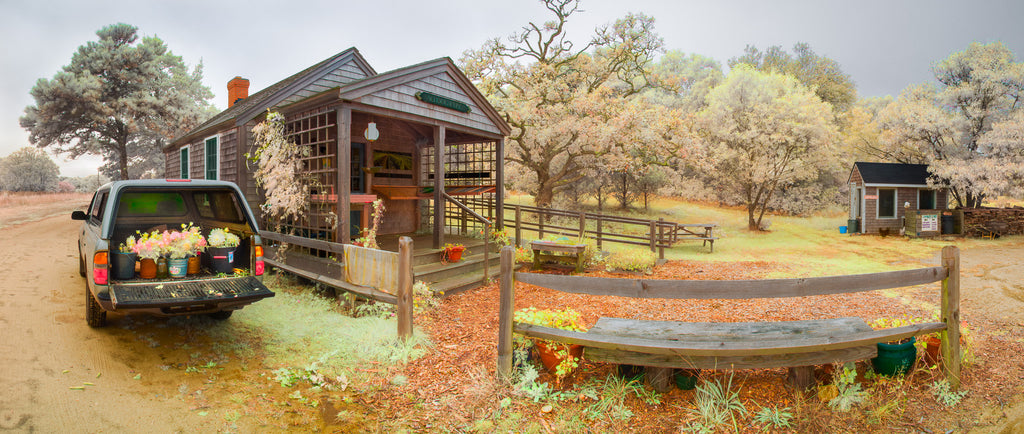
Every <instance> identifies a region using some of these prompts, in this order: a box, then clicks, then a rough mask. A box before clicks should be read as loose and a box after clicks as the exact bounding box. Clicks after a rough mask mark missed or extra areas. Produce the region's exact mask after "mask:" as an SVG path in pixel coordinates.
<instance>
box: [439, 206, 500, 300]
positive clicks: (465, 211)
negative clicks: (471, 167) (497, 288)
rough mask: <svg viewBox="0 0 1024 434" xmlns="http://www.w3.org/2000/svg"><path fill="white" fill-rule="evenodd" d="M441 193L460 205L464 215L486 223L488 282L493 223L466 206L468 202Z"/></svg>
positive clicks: (485, 276)
mask: <svg viewBox="0 0 1024 434" xmlns="http://www.w3.org/2000/svg"><path fill="white" fill-rule="evenodd" d="M441 194H442V195H443V196H444V200H446V201H448V202H451V203H452V204H453V205H455V206H457V207H459V209H460V210H462V214H463V215H469V216H471V217H473V218H474V219H476V220H477V221H479V222H480V223H483V225H484V278H483V283H484V284H486V283H487V279H488V278H489V276H490V273H489V271H490V270H489V268H490V266H491V226H492V224H493V223H492V222H491V221H490V220H488V219H487V218H486V217H484V216H482V215H480V213H478V212H476V211H473V210H472V209H470V208H469V207H468V206H466V204H464V203H462V202H460V201H459V200H458V199H455V198H454V197H452V196H451V195H449V194H448V193H447V192H441Z"/></svg>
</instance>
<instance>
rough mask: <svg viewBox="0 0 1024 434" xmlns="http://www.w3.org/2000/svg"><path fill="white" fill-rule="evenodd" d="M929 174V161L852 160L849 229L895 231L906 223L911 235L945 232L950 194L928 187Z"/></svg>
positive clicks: (879, 231) (876, 231)
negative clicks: (878, 161) (879, 161)
mask: <svg viewBox="0 0 1024 434" xmlns="http://www.w3.org/2000/svg"><path fill="white" fill-rule="evenodd" d="M928 176H929V173H928V165H927V164H903V163H865V162H856V163H853V169H852V170H851V171H850V181H849V182H850V221H849V226H850V227H849V230H850V232H851V233H862V234H878V233H881V234H886V233H893V234H895V233H898V232H899V230H900V228H902V227H904V224H906V227H907V233H908V234H910V235H919V236H926V235H938V234H939V233H942V228H941V221H942V217H941V215H942V213H943V212H944V211H946V208H947V205H948V203H949V202H948V194H947V191H946V189H944V188H936V187H932V186H929V185H928ZM908 216H910V218H909V220H905V219H907V217H908ZM949 232H951V231H949Z"/></svg>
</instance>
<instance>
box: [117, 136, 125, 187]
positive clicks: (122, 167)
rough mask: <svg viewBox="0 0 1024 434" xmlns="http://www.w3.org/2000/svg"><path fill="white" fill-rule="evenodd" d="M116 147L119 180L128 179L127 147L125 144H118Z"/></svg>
mask: <svg viewBox="0 0 1024 434" xmlns="http://www.w3.org/2000/svg"><path fill="white" fill-rule="evenodd" d="M117 147H118V148H120V150H119V152H118V154H120V155H118V162H117V163H118V168H119V169H120V172H121V180H122V181H123V180H126V179H128V145H127V144H125V143H118V144H117Z"/></svg>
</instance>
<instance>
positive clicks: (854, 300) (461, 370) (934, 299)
mask: <svg viewBox="0 0 1024 434" xmlns="http://www.w3.org/2000/svg"><path fill="white" fill-rule="evenodd" d="M775 271H789V270H786V269H785V267H784V266H783V265H780V264H776V263H773V262H768V261H751V262H739V263H706V262H690V261H672V262H669V263H667V264H665V265H663V266H660V267H658V268H657V269H656V271H655V272H654V274H653V275H649V276H645V278H648V279H695V280H739V279H760V278H765V276H766V275H768V274H769V273H771V272H775ZM553 272H556V273H559V272H567V271H553ZM585 274H586V275H590V276H599V277H620V278H621V277H626V278H633V277H636V276H628V275H621V274H613V273H607V272H605V271H589V272H587V273H585ZM497 300H498V285H497V283H492V284H490V285H488V286H486V287H483V288H480V289H477V290H473V291H469V292H466V293H462V294H457V295H454V296H451V297H449V298H447V299H445V300H444V302H443V303H442V304H441V306H440V307H438V308H437V309H436V310H434V311H432V312H430V313H428V314H426V315H423V316H419V317H417V318H416V320H415V321H416V324H417V327H419V328H420V329H421V330H424V331H426V332H427V333H428V334H429V335H430V336H431V339H432V340H433V342H434V345H435V347H434V349H433V350H432V351H431V352H430V354H429V355H427V356H425V357H423V358H421V359H419V360H416V361H413V362H411V363H409V364H408V365H406V366H405V367H404V368H401V369H397V370H396V372H395V374H396V375H397V374H401V375H404V376H406V377H407V378H408V385H406V386H403V387H384V386H385V385H383V384H382V385H381V386H382V387H381V388H380V389H378V396H377V399H378V400H379V401H384V402H388V405H387V407H388V408H389V409H390V410H386V411H387V412H389V413H393V414H392V415H391V416H392V417H398V418H401V419H402V420H405V421H406V423H408V424H410V425H411V426H410V428H413V429H434V428H439V427H444V428H446V429H455V430H459V429H465V428H466V427H467V426H472V424H473V423H474V422H479V421H481V420H485V419H487V418H489V417H493V416H494V415H495V414H496V413H495V412H496V411H500V410H501V409H502V408H503V407H501V406H500V405H499V402H500V400H501V399H502V398H504V397H506V396H508V395H509V394H510V393H513V392H512V391H511V388H510V386H509V385H506V384H499V383H497V382H496V381H495V380H494V372H495V366H496V347H497V316H498V301H497ZM938 302H939V300H938V291H937V288H936V287H935V285H927V286H923V287H916V288H905V289H904V290H902V291H901V292H900V293H899V295H898V296H894V294H893V293H891V292H890V293H886V292H885V291H871V292H863V293H855V294H840V295H827V296H811V297H799V298H789V299H752V300H661V299H658V300H638V299H631V298H622V297H611V296H588V295H577V294H566V293H561V292H558V291H553V290H549V289H545V288H539V287H535V286H532V285H526V284H522V283H519V284H517V288H516V300H515V305H516V308H517V309H519V308H523V307H529V306H533V307H537V308H565V307H571V308H573V309H576V310H577V311H579V312H580V313H581V314H582V315H583V317H584V319H585V321H586V322H587V323H588V325H593V324H594V323H595V322H596V321H597V319H598V318H599V317H601V316H615V317H622V318H637V319H653V320H677V321H715V322H742V321H787V320H801V319H818V318H837V317H845V316H856V317H861V318H863V319H864V320H865V321H871V320H873V319H875V318H880V317H896V318H900V317H905V316H911V317H915V316H917V317H928V316H929V312H930V311H929V310H928V309H929V307H930V306H937V305H938ZM914 306H917V307H914ZM979 342H980V343H981V344H982V345H979V347H984V346H985V345H984V343H985V340H984V338H983V339H982V340H980V341H979ZM987 350H988V351H987V352H988V353H989V354H985V355H984V359H986V360H988V359H989V358H991V357H990V356H991V355H993V354H991V353H993V352H994V353H996V354H995V355H996V356H997V357H995V359H996V360H999V359H1001V360H1007V359H1012V357H1013V356H1012V354H1013V351H1020V350H1021V348H1020V344H1019V343H1017V344H1016V346H1014V345H1013V342H1012V341H1007V342H1002V343H1001V344H1000V345H988V348H987ZM999 354H1002V355H1005V357H1004V356H1000V355H999ZM979 356H981V355H979ZM993 365H994V364H993V363H988V364H985V365H984V366H979V367H976V368H975V369H972V370H966V371H965V373H964V378H963V383H964V385H965V386H966V387H968V388H970V389H971V390H979V392H978V393H977V394H978V395H982V398H985V395H991V396H988V398H989V399H987V400H991V399H993V397H994V399H995V400H1000V399H1004V400H1005V399H1007V397H1008V396H1009V395H1010V394H1012V393H1013V392H1014V391H1015V390H1019V385H1016V384H1017V383H1020V380H1019V375H1020V374H1021V372H1020V367H1019V366H1017V369H1012V364H1009V365H1010V366H1008V367H1009V368H1010V369H1009V370H1008V371H1006V372H994V371H993V367H994V366H993ZM1003 365H1007V364H1006V363H1003ZM994 368H995V371H999V370H1000V369H1003V368H1007V366H1003V367H994ZM541 370H543V369H541ZM613 370H614V366H609V365H605V364H596V363H588V362H585V361H584V363H583V364H582V365H581V369H580V370H579V371H578V372H577V373H576V374H574V376H572V377H570V379H568V380H567V381H563V383H562V385H561V387H562V389H566V390H568V389H570V388H571V385H572V384H573V383H574V382H575V383H577V384H581V383H582V382H585V381H588V380H590V379H592V378H594V377H597V378H604V377H605V376H606V375H608V374H609V373H611V372H612V371H613ZM861 371H864V369H861ZM918 372H921V375H917V374H915V375H914V376H911V378H910V379H909V380H907V382H906V385H904V386H901V387H902V388H904V389H905V390H904V392H902V393H906V390H910V391H911V392H912V393H914V394H916V395H912V398H913V399H909V400H908V402H909V403H910V404H908V406H907V407H908V409H906V410H905V411H902V412H901V414H900V415H898V417H895V418H893V419H892V420H889V419H885V418H883V422H886V423H887V424H891V425H893V426H903V429H904V430H905V429H907V428H908V427H917V426H923V425H919V424H921V423H926V422H919V421H916V420H911V421H910V422H907V421H908V420H910V419H911V418H913V417H915V416H916V415H917V414H918V413H922V412H923V413H930V412H932V411H939V410H941V408H937V407H936V406H937V404H935V403H934V400H930V402H928V401H929V399H930V394H929V393H928V392H927V388H926V385H927V384H929V383H930V382H931V381H934V378H938V377H937V376H936V374H935V373H934V371H932V372H931V373H929V372H928V371H927V370H918ZM714 375H726V374H725V373H721V372H719V373H715V374H714ZM1012 375H1018V379H1015V380H1013V381H1009V380H1010V378H1007V376H1012ZM785 376H786V375H785V370H784V369H762V370H746V371H737V374H736V376H735V379H734V384H735V385H739V386H740V387H741V389H740V394H741V399H742V400H743V401H744V402H745V403H747V408H748V409H749V410H751V413H753V412H755V411H756V410H757V409H759V408H760V406H777V407H779V408H782V407H790V406H797V407H799V408H800V409H802V413H800V412H796V413H798V419H800V420H801V422H800V424H801V425H799V426H800V427H801V428H803V429H815V428H816V427H819V426H820V427H831V428H830V430H833V431H835V430H836V428H835V427H836V425H834V424H835V423H836V422H837V421H843V423H847V424H851V425H850V426H849V428H840V429H839V430H840V431H843V430H846V429H848V430H849V431H851V432H852V431H859V430H863V429H869V430H883V431H884V430H885V429H882V428H883V426H884V425H883V426H872V425H864V424H866V423H871V421H865V420H864V418H863V417H861V418H857V417H847V418H845V419H843V418H839V419H836V417H835V416H833V415H832V413H831V412H830V410H829V409H828V408H827V407H825V406H824V404H822V403H821V402H819V401H818V400H817V399H814V396H813V392H811V393H809V394H804V393H801V392H796V391H793V390H791V389H790V388H788V387H787V386H786V385H785ZM918 377H921V378H918ZM990 378H995V379H994V380H989V379H990ZM553 380H554V379H553V378H552V377H551V376H549V375H547V374H543V375H542V377H541V378H540V379H539V381H546V382H549V383H550V384H554V381H553ZM1000 380H1002V381H1003V382H1002V383H1000ZM992 383H996V384H992ZM999 384H1002V387H999ZM989 387H994V388H995V389H994V390H995V393H993V394H987V393H986V392H983V391H986V390H993V389H988V388H989ZM692 399H693V392H691V391H680V390H675V391H672V392H669V393H667V394H664V395H663V396H662V402H661V404H660V405H648V404H644V403H642V402H640V401H639V400H637V401H636V402H633V403H631V406H632V411H633V413H634V414H635V415H636V416H634V417H633V418H631V419H630V420H629V421H627V422H606V423H610V424H611V425H605V426H602V430H603V429H616V430H618V429H629V430H638V431H675V430H678V428H679V427H680V426H684V425H686V423H687V422H688V421H689V420H692V419H693V417H694V416H692V413H691V412H689V411H687V409H690V408H693V404H692ZM976 401H977V403H976V404H975V405H974V406H975V407H979V406H980V405H981V404H982V401H983V400H976ZM965 402H966V401H965ZM1000 402H1002V401H1000ZM755 403H756V404H755ZM574 405H575V406H582V405H585V403H573V402H562V403H558V408H556V409H555V411H553V412H552V413H546V412H543V411H541V408H542V406H543V403H540V404H532V402H531V401H529V400H526V399H519V400H517V401H516V404H515V405H514V408H515V409H516V410H517V411H519V412H521V413H523V414H525V417H527V418H532V422H533V423H534V424H535V425H536V426H538V427H540V428H542V429H543V430H545V431H559V430H562V429H571V428H572V427H567V426H564V425H558V424H559V423H560V422H562V421H564V419H565V418H567V417H569V416H571V415H573V414H574V411H573V406H574ZM964 405H965V404H962V405H961V407H960V408H959V410H963V406H964ZM559 409H561V412H560V411H559ZM545 410H549V411H550V409H545ZM506 411H507V410H506ZM815 412H820V413H821V417H815V416H814V415H815V414H816V413H815ZM945 413H950V412H945ZM856 414H857V413H856V412H851V413H849V415H850V416H853V415H856ZM748 417H749V416H748ZM922 420H923V419H922ZM952 420H956V417H955V416H953V419H951V422H950V423H962V421H960V422H952ZM749 421H750V419H747V420H746V422H747V423H749ZM522 423H525V424H528V423H530V421H527V422H522ZM843 423H840V424H839V425H840V426H842V425H843ZM874 423H879V422H877V421H876V422H874ZM940 423H941V422H940ZM926 424H927V423H926ZM743 426H744V425H743V424H742V423H741V425H740V427H741V428H742V427H743ZM748 426H749V425H748ZM591 428H593V426H592V427H591Z"/></svg>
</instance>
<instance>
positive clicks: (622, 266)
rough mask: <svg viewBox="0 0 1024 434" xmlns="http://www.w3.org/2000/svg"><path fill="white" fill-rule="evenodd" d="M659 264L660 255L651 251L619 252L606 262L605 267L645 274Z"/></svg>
mask: <svg viewBox="0 0 1024 434" xmlns="http://www.w3.org/2000/svg"><path fill="white" fill-rule="evenodd" d="M657 263H658V255H657V254H656V253H654V252H652V251H649V250H630V251H628V252H619V253H615V254H613V255H611V257H609V258H608V259H605V261H604V264H605V266H606V267H608V268H609V269H616V270H623V271H643V272H649V271H651V269H652V268H654V266H655V265H656V264H657Z"/></svg>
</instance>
